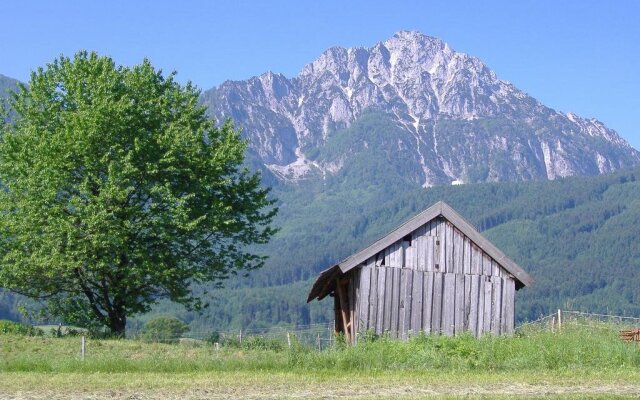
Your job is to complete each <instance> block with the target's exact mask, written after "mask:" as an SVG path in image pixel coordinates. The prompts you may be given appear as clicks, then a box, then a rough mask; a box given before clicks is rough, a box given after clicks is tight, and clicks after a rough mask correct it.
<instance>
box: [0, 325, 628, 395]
mask: <svg viewBox="0 0 640 400" xmlns="http://www.w3.org/2000/svg"><path fill="white" fill-rule="evenodd" d="M3 395H4V396H5V397H6V398H102V397H115V398H165V399H167V398H181V399H184V398H228V397H238V396H240V397H244V398H296V397H297V398H299V397H304V398H353V397H358V398H391V397H393V398H396V397H399V398H421V397H429V396H445V397H446V396H453V397H456V396H472V397H487V396H488V397H507V398H508V397H523V396H524V397H537V396H549V395H552V396H559V397H566V398H583V397H585V396H587V397H593V398H601V397H605V398H608V397H637V396H640V347H639V346H638V344H635V343H624V342H621V341H620V340H619V339H618V329H617V328H616V327H615V326H612V325H604V324H601V325H595V326H591V327H589V328H585V327H577V326H576V327H567V328H565V329H564V330H563V332H562V333H551V332H536V331H534V330H531V331H529V332H519V333H518V334H516V335H514V336H513V337H499V338H496V337H491V336H486V337H483V338H480V339H475V338H473V337H471V336H465V335H463V336H458V337H455V338H447V337H440V336H417V337H414V338H412V339H410V340H409V341H408V342H400V341H397V340H394V339H390V338H384V337H382V338H369V339H365V340H361V341H360V343H359V344H358V345H357V346H353V347H352V346H344V345H337V346H335V347H333V348H331V349H327V350H323V351H320V352H319V351H317V350H314V349H311V348H308V347H305V346H302V345H299V344H297V343H296V342H295V340H294V342H293V344H292V346H291V348H289V347H287V346H286V345H283V344H282V343H280V342H272V341H269V340H267V339H261V338H250V339H248V340H245V341H243V343H242V345H239V344H237V343H236V344H234V345H233V346H222V347H221V348H219V349H216V348H215V347H214V346H213V345H210V344H207V343H205V342H188V343H175V344H162V343H145V342H142V341H137V340H92V339H87V342H86V356H85V358H84V359H82V358H81V355H80V338H79V337H62V338H54V337H47V336H23V335H15V334H5V335H0V397H2V396H3Z"/></svg>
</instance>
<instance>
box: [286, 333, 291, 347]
mask: <svg viewBox="0 0 640 400" xmlns="http://www.w3.org/2000/svg"><path fill="white" fill-rule="evenodd" d="M287 346H289V348H291V335H289V332H287Z"/></svg>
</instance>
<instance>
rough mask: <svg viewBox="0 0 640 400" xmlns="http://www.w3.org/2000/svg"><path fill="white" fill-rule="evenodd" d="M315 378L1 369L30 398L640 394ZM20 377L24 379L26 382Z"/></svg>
mask: <svg viewBox="0 0 640 400" xmlns="http://www.w3.org/2000/svg"><path fill="white" fill-rule="evenodd" d="M424 378H425V379H422V377H420V376H415V375H413V376H400V375H395V374H394V375H384V376H374V377H372V376H364V375H360V376H356V375H354V376H340V377H336V376H313V375H296V374H268V373H264V372H256V373H255V374H246V373H242V374H209V373H198V374H177V375H171V374H135V373H133V374H86V375H82V374H24V373H22V374H21V373H16V374H11V373H5V374H0V398H2V399H14V400H26V399H34V400H35V399H106V398H108V399H129V400H134V399H137V400H146V399H162V400H174V399H176V400H189V399H224V400H229V399H353V398H356V399H417V398H429V397H454V398H456V397H464V398H496V397H497V398H523V397H524V398H527V397H560V398H575V399H578V398H640V382H638V383H635V382H633V381H632V382H630V381H629V380H628V379H622V380H618V379H611V378H604V379H593V378H585V377H576V378H575V379H574V378H572V377H571V376H563V377H559V378H557V377H531V379H522V376H520V377H514V380H510V379H509V376H506V375H504V376H500V377H498V378H496V379H491V378H489V379H488V381H486V382H484V381H483V378H482V377H473V376H466V375H464V374H462V375H461V376H459V377H456V376H455V375H447V376H443V379H442V382H438V380H437V379H434V378H433V377H431V379H429V378H427V377H424ZM16 380H20V381H19V382H18V381H16Z"/></svg>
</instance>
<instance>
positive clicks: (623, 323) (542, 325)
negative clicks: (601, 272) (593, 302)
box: [516, 310, 640, 333]
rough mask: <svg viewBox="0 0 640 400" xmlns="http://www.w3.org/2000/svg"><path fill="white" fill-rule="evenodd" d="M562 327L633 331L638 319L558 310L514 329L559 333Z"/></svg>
mask: <svg viewBox="0 0 640 400" xmlns="http://www.w3.org/2000/svg"><path fill="white" fill-rule="evenodd" d="M563 327H565V328H566V327H582V328H585V329H607V330H612V329H618V330H624V329H633V328H639V327H640V318H636V317H625V316H620V315H610V314H596V313H587V312H582V311H573V310H558V311H556V312H555V313H553V314H550V315H546V316H544V317H541V318H539V319H537V320H535V321H528V322H525V323H523V324H521V325H518V326H517V327H516V332H523V333H524V332H528V333H531V332H536V331H551V332H561V331H562V329H563Z"/></svg>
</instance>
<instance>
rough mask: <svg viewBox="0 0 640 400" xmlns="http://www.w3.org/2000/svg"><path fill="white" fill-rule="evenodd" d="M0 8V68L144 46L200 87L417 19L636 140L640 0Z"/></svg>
mask: <svg viewBox="0 0 640 400" xmlns="http://www.w3.org/2000/svg"><path fill="white" fill-rule="evenodd" d="M0 9H1V10H2V22H0V38H1V39H0V74H3V75H7V76H10V77H13V78H17V79H21V80H27V79H28V76H29V71H31V70H32V69H34V68H36V67H37V66H41V65H44V64H46V63H47V62H49V61H51V60H53V59H54V58H55V57H57V56H58V55H60V54H65V55H72V54H73V53H75V52H76V51H78V50H80V49H87V50H96V51H98V52H100V53H102V54H108V55H110V56H112V57H113V58H114V59H115V61H116V62H117V63H120V64H127V65H131V64H136V63H138V62H140V60H142V58H144V57H147V58H149V59H151V60H152V62H153V63H154V65H156V66H157V67H160V68H162V69H164V70H165V71H170V70H177V71H178V77H179V79H180V80H182V81H186V80H191V81H192V82H194V83H195V84H197V85H198V86H199V87H201V88H203V89H208V88H210V87H212V86H215V85H218V84H220V83H221V82H223V81H224V80H226V79H246V78H248V77H251V76H254V75H259V74H260V73H262V72H265V71H267V70H271V71H274V72H281V73H283V74H284V75H286V76H288V77H291V76H294V75H296V74H297V73H298V71H299V70H300V69H301V68H302V67H303V66H304V65H305V64H306V63H308V62H310V61H312V60H313V59H315V58H316V57H317V56H318V55H320V54H321V53H322V52H323V51H324V50H325V49H327V48H329V47H331V46H343V47H356V46H366V47H369V46H372V45H373V44H375V43H376V42H379V41H382V40H385V39H386V38H388V37H390V36H391V35H393V33H394V32H396V31H399V30H417V31H420V32H422V33H424V34H427V35H431V36H436V37H439V38H441V39H442V40H444V41H446V42H448V43H449V45H450V46H451V47H452V48H453V49H455V50H457V51H463V52H465V53H469V54H472V55H474V56H476V57H479V58H480V59H482V60H483V61H484V62H485V63H486V64H487V65H489V67H491V68H492V69H494V70H495V71H496V73H497V74H498V76H499V77H500V78H501V79H504V80H507V81H509V82H511V83H513V84H514V85H516V86H517V87H518V88H520V89H522V90H524V91H526V92H527V93H529V94H531V95H532V96H534V97H536V98H537V99H539V100H540V101H542V102H543V103H544V104H546V105H548V106H550V107H553V108H556V109H558V110H562V111H572V112H575V113H576V114H578V115H580V116H583V117H590V118H591V117H593V118H597V119H599V120H601V121H603V122H604V123H605V124H606V125H607V126H609V127H611V128H613V129H615V130H617V131H618V133H619V134H620V135H621V136H622V137H624V138H625V139H627V140H628V141H629V142H630V143H631V144H632V145H633V146H634V147H635V148H638V149H640V123H639V119H640V81H639V79H638V74H639V72H640V51H639V50H640V23H638V18H640V17H639V16H640V1H635V0H616V1H603V0H600V1H588V0H537V1H533V0H518V1H514V0H511V1H486V0H485V1H465V2H463V1H444V0H443V1H438V2H436V1H429V0H423V1H412V0H408V1H402V0H396V1H375V0H370V1H347V0H342V1H334V0H324V1H317V0H315V1H303V0H298V1H281V0H269V1H242V0H234V1H213V0H212V1H181V2H178V1H164V0H155V1H146V0H140V1H55V2H53V1H52V2H45V1H43V0H42V1H30V2H27V1H5V2H3V4H2V6H1V8H0Z"/></svg>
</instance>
